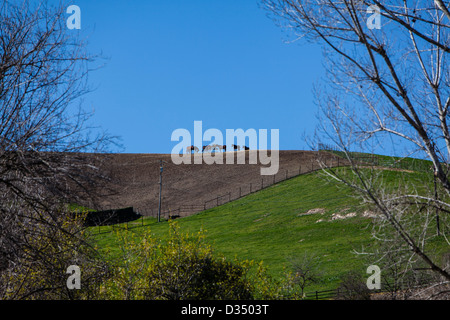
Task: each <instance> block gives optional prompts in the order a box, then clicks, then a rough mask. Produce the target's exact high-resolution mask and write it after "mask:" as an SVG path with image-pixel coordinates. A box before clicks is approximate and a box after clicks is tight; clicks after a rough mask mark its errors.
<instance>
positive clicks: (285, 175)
mask: <svg viewBox="0 0 450 320" xmlns="http://www.w3.org/2000/svg"><path fill="white" fill-rule="evenodd" d="M327 160H328V161H327ZM322 161H323V164H324V165H325V166H329V167H340V166H342V165H346V164H347V161H345V160H344V159H340V157H338V156H336V158H335V159H326V158H324V159H322ZM321 169H323V167H322V166H321V164H320V163H319V162H318V161H317V159H311V163H310V164H309V163H308V164H305V163H299V165H298V169H291V170H289V169H283V170H280V171H279V172H278V173H277V174H274V175H271V176H265V177H263V176H262V177H261V180H260V181H253V182H250V183H249V184H245V185H241V186H239V187H236V188H235V190H234V191H229V192H227V193H225V194H221V195H217V196H215V197H213V198H211V199H209V200H206V201H203V203H202V204H198V205H195V204H193V205H190V204H187V205H181V206H179V207H178V208H173V209H167V210H163V211H161V218H163V219H175V218H179V217H186V216H189V215H192V214H195V213H198V212H201V211H204V210H207V209H212V208H215V207H218V206H221V205H224V204H226V203H228V202H231V201H235V200H238V199H240V198H242V197H245V196H247V195H249V194H252V193H254V192H257V191H260V190H262V189H266V188H268V187H270V186H273V185H275V184H277V183H280V182H282V181H286V180H289V179H292V178H294V177H297V176H300V175H303V174H308V173H311V172H315V171H318V170H321ZM136 210H137V212H138V213H139V214H141V215H143V216H151V217H154V218H156V217H157V215H158V209H157V208H136Z"/></svg>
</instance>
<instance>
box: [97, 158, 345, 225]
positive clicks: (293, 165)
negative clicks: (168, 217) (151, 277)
mask: <svg viewBox="0 0 450 320" xmlns="http://www.w3.org/2000/svg"><path fill="white" fill-rule="evenodd" d="M240 152H241V153H242V152H245V153H246V161H245V164H236V162H237V161H236V160H235V161H234V164H225V163H226V161H225V158H224V161H223V162H224V164H211V165H209V164H205V163H202V164H193V163H192V164H180V165H175V164H174V163H173V162H172V160H171V155H170V154H110V155H108V157H109V159H108V161H107V164H106V169H107V172H108V173H109V175H110V177H111V178H112V181H113V187H114V190H115V192H114V194H113V195H108V196H104V197H103V198H102V200H101V202H100V206H101V207H102V209H109V208H122V207H128V206H132V207H134V208H135V209H136V210H137V211H139V212H140V213H141V214H144V215H153V216H155V214H156V212H157V209H158V195H159V176H160V160H163V167H164V170H163V174H162V211H168V210H171V211H174V210H177V209H178V208H180V207H183V209H182V210H181V211H179V213H180V215H181V216H183V215H187V214H189V213H194V212H197V211H201V209H204V208H211V207H214V206H216V205H220V204H223V203H225V202H228V201H231V200H233V199H236V198H239V197H240V196H244V195H245V194H248V193H250V192H254V191H256V190H259V189H261V187H267V186H269V185H271V184H273V183H274V182H275V183H276V182H279V181H282V180H285V179H286V178H290V177H293V176H296V175H298V174H299V173H306V172H310V171H312V170H317V169H319V168H320V164H319V163H318V162H317V158H318V154H319V153H318V152H314V151H280V152H279V171H278V173H277V174H276V175H275V176H262V175H261V172H260V168H261V166H263V165H262V164H261V163H260V162H259V159H258V164H249V160H248V157H249V152H257V151H237V152H234V155H235V156H236V155H237V154H238V153H240ZM227 153H228V152H227ZM224 154H225V153H221V154H220V155H221V156H223V155H224ZM320 158H321V160H322V161H325V162H326V164H327V165H333V166H334V165H337V164H338V160H337V158H336V157H335V156H334V155H332V154H330V153H327V152H320ZM192 162H193V161H192ZM340 164H341V165H342V164H343V161H342V159H340ZM189 206H192V208H191V209H189Z"/></svg>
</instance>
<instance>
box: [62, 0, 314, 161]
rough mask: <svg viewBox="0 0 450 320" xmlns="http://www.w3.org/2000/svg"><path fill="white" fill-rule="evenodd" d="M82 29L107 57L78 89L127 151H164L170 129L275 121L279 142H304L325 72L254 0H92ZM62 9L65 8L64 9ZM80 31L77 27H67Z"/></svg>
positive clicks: (298, 145)
mask: <svg viewBox="0 0 450 320" xmlns="http://www.w3.org/2000/svg"><path fill="white" fill-rule="evenodd" d="M69 3H70V4H75V5H78V6H79V7H80V9H81V21H82V22H81V31H80V32H81V35H82V36H83V37H87V39H88V42H89V44H88V51H89V52H90V53H93V54H95V53H100V52H101V53H102V55H103V56H104V57H105V58H106V59H104V60H98V61H97V62H96V64H103V63H104V64H105V65H104V66H103V67H102V68H101V69H99V70H96V71H93V72H92V73H91V74H90V76H89V80H90V84H91V85H92V86H93V87H95V90H94V91H93V92H91V93H89V94H88V95H87V96H85V97H84V107H85V108H86V109H87V110H91V109H94V110H95V116H94V119H93V120H94V122H95V123H96V124H98V125H99V126H101V127H102V128H103V129H105V130H107V131H108V132H109V133H110V134H113V135H118V136H120V137H121V138H122V141H121V142H122V144H123V147H124V149H123V150H121V151H122V152H129V153H169V152H171V150H172V148H173V147H174V146H175V145H176V143H177V142H172V141H171V134H172V132H173V131H174V130H175V129H178V128H185V129H188V130H191V131H192V132H193V125H194V121H195V120H201V121H202V122H203V129H204V130H206V129H208V128H217V129H219V130H221V131H222V132H223V133H224V136H225V130H226V129H238V128H242V129H244V130H246V129H249V128H253V129H269V130H270V129H279V134H280V149H281V150H293V149H299V150H304V149H309V147H308V144H307V143H306V142H305V141H304V139H303V134H304V133H306V134H312V133H313V130H314V128H315V125H316V118H315V114H316V107H315V106H314V104H313V95H312V86H313V84H314V82H316V81H318V80H319V79H320V77H321V76H322V75H323V68H322V65H321V63H322V62H321V59H322V54H321V50H320V48H318V47H317V46H313V45H309V44H308V45H306V44H304V43H286V40H288V39H289V38H290V37H289V36H288V34H286V33H285V31H283V30H282V29H280V28H279V27H278V26H276V25H275V23H274V22H273V21H272V20H271V19H270V18H268V17H267V12H266V11H264V10H263V9H262V8H260V6H259V2H258V1H255V0H189V1H179V0H170V1H169V0H147V1H137V0H134V1H123V0H122V1H113V0H109V1H92V0H77V1H71V2H69ZM67 16H68V17H69V15H67ZM71 32H79V31H75V30H74V31H71Z"/></svg>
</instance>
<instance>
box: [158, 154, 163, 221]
mask: <svg viewBox="0 0 450 320" xmlns="http://www.w3.org/2000/svg"><path fill="white" fill-rule="evenodd" d="M159 161H160V162H159V205H158V222H161V190H162V173H163V162H162V160H159Z"/></svg>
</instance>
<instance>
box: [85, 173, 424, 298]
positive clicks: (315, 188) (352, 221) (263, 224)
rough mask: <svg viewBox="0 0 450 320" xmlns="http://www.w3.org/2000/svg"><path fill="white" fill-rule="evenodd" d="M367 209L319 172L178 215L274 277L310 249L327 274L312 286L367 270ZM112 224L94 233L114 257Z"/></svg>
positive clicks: (162, 228)
mask: <svg viewBox="0 0 450 320" xmlns="http://www.w3.org/2000/svg"><path fill="white" fill-rule="evenodd" d="M383 175H384V176H385V178H386V179H387V180H388V181H394V182H395V181H400V180H402V179H405V176H406V177H407V179H413V180H414V179H421V174H420V173H410V172H400V171H385V172H383ZM365 209H366V208H364V207H362V206H361V205H360V201H359V200H358V199H357V198H355V197H354V196H353V194H352V191H351V190H350V189H349V188H347V187H344V186H342V185H338V184H337V183H335V182H329V181H327V180H326V179H325V178H324V176H323V173H321V172H315V173H310V174H306V175H302V176H298V177H296V178H292V179H290V180H287V181H284V182H281V183H279V184H276V185H274V186H272V187H269V188H267V189H264V190H261V191H259V192H256V193H254V194H251V195H248V196H246V197H244V198H242V199H240V200H237V201H233V202H230V203H228V204H225V205H222V206H219V207H216V208H213V209H209V210H206V211H203V212H202V213H199V214H196V215H193V216H190V217H186V218H182V219H179V220H178V221H179V224H180V227H181V230H183V231H187V232H190V233H194V232H197V231H199V230H201V229H203V230H206V231H207V239H208V240H209V241H210V242H211V244H212V245H213V248H215V250H216V251H218V252H220V253H222V254H224V255H225V256H226V257H227V258H230V259H233V258H234V257H237V258H238V259H249V260H254V261H256V262H259V261H263V263H264V265H266V266H267V267H268V269H269V271H270V272H271V273H272V274H273V275H274V276H275V277H278V276H281V275H282V273H283V268H284V267H286V268H289V266H290V264H289V261H290V259H291V258H295V257H302V256H303V255H304V254H305V253H308V254H313V255H315V256H317V257H318V258H319V261H320V270H321V273H322V277H321V281H320V282H319V283H317V284H315V285H313V286H310V287H309V288H307V291H312V290H327V289H334V288H336V287H337V286H338V284H339V281H340V279H341V278H342V277H343V275H345V274H346V273H347V272H348V271H350V270H355V271H358V272H360V273H361V274H365V272H366V268H367V266H368V262H367V260H365V259H366V258H365V256H364V255H358V254H355V250H356V251H360V250H361V249H362V248H363V247H364V248H368V247H370V246H371V244H372V243H373V239H372V236H371V231H372V230H371V224H372V220H371V219H370V218H369V217H366V216H364V215H363V213H364V211H365ZM342 217H344V218H345V219H342ZM142 224H144V226H143V227H142V226H141V225H142ZM133 226H135V228H132V227H133ZM129 227H130V229H129V231H125V230H124V229H122V231H120V232H134V233H136V234H138V235H139V234H140V233H142V232H144V231H148V230H150V232H151V233H152V234H154V236H155V237H156V238H159V239H164V238H165V237H166V235H167V233H168V223H167V222H165V221H164V222H161V223H157V222H156V220H155V219H152V218H147V219H144V220H143V221H135V222H133V223H130V224H129ZM111 228H112V227H106V226H105V227H101V228H98V227H96V228H93V229H92V232H93V233H94V235H95V240H96V243H97V245H98V246H99V247H100V248H103V249H105V248H110V250H111V251H110V252H109V253H108V255H109V258H111V259H113V258H114V257H115V256H116V254H117V251H116V250H118V249H117V246H116V245H115V244H116V241H117V235H116V233H112V232H108V231H110V230H111ZM116 230H117V227H116ZM99 232H100V233H99Z"/></svg>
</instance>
